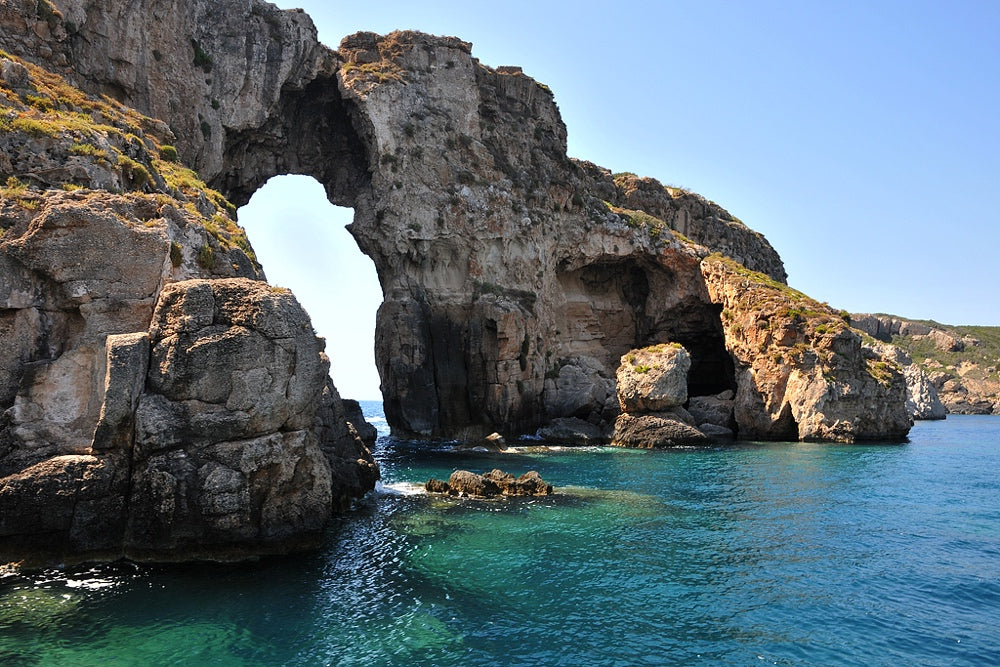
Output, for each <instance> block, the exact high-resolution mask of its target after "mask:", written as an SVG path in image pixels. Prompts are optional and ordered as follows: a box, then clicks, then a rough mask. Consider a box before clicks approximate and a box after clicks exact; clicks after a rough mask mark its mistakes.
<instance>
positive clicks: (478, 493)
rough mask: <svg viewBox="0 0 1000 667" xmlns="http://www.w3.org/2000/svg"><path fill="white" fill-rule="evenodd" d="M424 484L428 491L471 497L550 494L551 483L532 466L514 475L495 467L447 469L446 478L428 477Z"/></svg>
mask: <svg viewBox="0 0 1000 667" xmlns="http://www.w3.org/2000/svg"><path fill="white" fill-rule="evenodd" d="M424 488H425V489H426V490H427V491H428V492H430V493H447V494H448V495H451V496H464V497H472V498H491V497H494V496H501V495H502V496H548V495H552V485H551V484H549V483H547V482H545V481H544V480H543V479H542V478H541V476H540V475H539V474H538V472H536V471H534V470H531V471H529V472H526V473H524V474H523V475H521V476H520V477H517V478H515V477H514V475H512V474H510V473H506V472H503V471H502V470H496V469H494V470H491V471H490V472H488V473H486V474H483V475H478V474H476V473H474V472H469V471H468V470H456V471H455V472H453V473H451V476H450V477H449V478H448V481H447V482H442V481H441V480H437V479H430V480H428V481H427V483H426V484H425V485H424Z"/></svg>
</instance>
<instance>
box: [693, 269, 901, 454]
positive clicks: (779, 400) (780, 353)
mask: <svg viewBox="0 0 1000 667" xmlns="http://www.w3.org/2000/svg"><path fill="white" fill-rule="evenodd" d="M701 266H702V271H703V272H704V275H705V280H706V283H707V284H708V288H709V291H710V293H711V298H712V300H713V301H714V302H716V303H718V304H719V305H721V306H722V308H723V310H722V313H721V320H722V323H723V327H724V328H725V330H726V345H727V348H728V349H729V351H730V352H731V354H732V355H733V358H734V360H735V362H736V374H735V376H736V396H735V405H734V417H735V420H736V425H737V428H738V430H739V435H740V437H741V438H764V439H775V438H777V439H785V440H834V441H836V440H840V441H846V442H853V441H858V440H870V439H878V440H892V439H901V438H903V437H904V436H905V435H906V433H907V432H908V431H909V429H910V425H911V423H912V422H911V420H910V417H909V415H908V414H907V412H906V408H905V401H906V381H905V379H904V377H903V374H902V371H901V369H900V367H899V365H898V364H897V363H895V362H894V361H893V360H891V359H885V358H883V357H881V356H879V354H878V352H877V351H876V350H874V349H872V348H867V347H865V346H864V345H863V341H862V338H861V335H860V334H859V333H858V332H856V331H854V330H853V329H851V328H850V327H849V326H848V323H847V320H849V319H850V317H849V315H848V314H847V313H842V312H837V311H834V310H833V309H831V308H830V307H829V306H827V305H825V304H821V303H817V302H816V301H814V300H812V299H809V298H808V297H806V296H805V295H804V294H802V293H801V292H797V291H795V290H793V289H791V288H789V287H787V286H786V285H783V284H781V283H778V282H775V281H773V280H771V279H769V278H767V277H766V276H764V275H763V274H759V273H755V272H752V271H749V270H747V269H746V268H745V267H743V266H742V265H740V264H737V263H736V262H734V261H732V260H730V259H727V258H724V257H721V256H713V257H710V258H708V259H707V260H706V261H704V262H703V263H702V265H701Z"/></svg>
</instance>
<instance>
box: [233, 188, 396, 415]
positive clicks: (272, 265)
mask: <svg viewBox="0 0 1000 667" xmlns="http://www.w3.org/2000/svg"><path fill="white" fill-rule="evenodd" d="M237 215H238V218H239V222H240V224H241V225H242V226H243V227H244V228H245V229H246V230H247V235H248V236H249V238H250V242H251V244H252V246H253V248H254V251H255V252H256V254H257V259H258V261H259V262H260V263H261V264H262V265H263V267H264V272H265V274H266V275H267V278H268V281H269V282H270V283H271V284H273V285H277V286H280V287H287V288H289V289H291V290H292V292H293V293H294V294H295V296H296V297H297V298H298V300H299V302H300V303H301V304H302V306H303V307H304V308H305V309H306V312H308V313H309V316H310V318H311V319H312V323H313V328H315V330H316V333H317V334H318V335H320V336H322V337H324V338H326V342H327V346H326V352H327V355H328V356H329V357H330V361H331V368H330V374H331V376H332V378H333V381H334V384H335V385H336V386H337V389H338V390H339V391H340V393H341V395H342V396H344V397H345V398H355V399H360V400H376V399H381V393H380V390H379V377H378V372H377V369H376V365H375V357H374V341H375V313H376V311H377V309H378V307H379V305H380V304H381V303H382V289H381V287H380V285H379V281H378V276H377V275H376V272H375V266H374V264H373V263H372V260H371V259H370V258H369V257H368V256H366V255H365V254H364V253H362V252H361V251H360V250H358V247H357V244H356V243H355V241H354V239H353V238H351V236H350V233H349V232H348V231H347V230H346V229H345V225H347V224H349V223H350V222H351V221H352V220H353V218H354V211H353V209H350V208H344V207H340V206H334V205H333V204H331V203H330V202H329V201H328V200H327V196H326V193H325V192H324V187H323V186H322V185H321V184H320V183H319V182H318V181H316V180H315V179H314V178H312V177H309V176H295V175H284V176H275V177H273V178H271V179H269V180H268V181H267V182H266V183H265V184H264V185H263V186H261V187H260V188H259V189H258V190H257V191H256V192H255V193H253V196H252V197H250V199H249V202H248V203H247V204H246V205H245V206H243V207H241V208H240V209H239V211H238V213H237Z"/></svg>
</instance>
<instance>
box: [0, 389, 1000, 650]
mask: <svg viewBox="0 0 1000 667" xmlns="http://www.w3.org/2000/svg"><path fill="white" fill-rule="evenodd" d="M365 409H366V411H367V412H368V414H369V415H372V416H373V419H375V420H376V422H378V423H379V424H380V426H382V427H383V429H384V419H381V412H380V409H381V406H380V404H378V403H368V404H365ZM527 444H529V445H530V443H527ZM377 455H378V458H379V459H380V461H381V463H382V470H383V477H384V480H383V482H384V484H383V486H382V487H381V488H380V489H379V491H378V492H377V493H375V494H372V495H371V496H370V497H369V498H367V499H365V500H364V501H362V502H360V503H359V505H358V507H357V509H356V510H355V511H353V512H351V513H350V514H349V515H347V516H345V517H343V518H342V519H340V520H338V522H337V524H336V525H335V526H334V527H333V528H332V529H331V530H330V531H329V535H328V539H327V541H326V545H325V547H324V548H323V549H322V550H321V551H320V552H318V553H313V554H307V555H302V556H295V557H290V558H276V559H270V560H264V561H261V562H259V563H254V564H249V565H240V566H208V565H202V566H187V567H144V566H135V565H131V564H118V565H114V566H107V567H99V568H92V569H87V570H83V571H51V572H46V573H43V574H38V575H30V576H28V575H6V576H3V577H0V665H60V666H62V665H70V666H76V665H80V666H83V665H101V666H109V665H199V666H201V665H366V666H367V665H462V666H473V665H572V666H579V665H673V664H677V665H688V664H694V665H823V666H827V665H867V666H870V665H893V666H896V665H1000V418H997V417H950V418H949V419H948V420H947V421H945V422H922V423H918V424H917V425H916V426H915V427H914V429H913V431H912V433H911V436H910V442H909V444H905V445H864V446H836V445H818V444H816V445H814V444H801V443H767V444H762V443H742V444H737V445H731V446H726V447H717V448H689V449H673V450H666V451H635V450H619V449H611V448H587V449H573V448H555V449H543V448H532V447H530V446H528V447H525V448H523V449H520V450H518V451H516V452H513V453H504V454H490V453H485V452H459V451H454V450H452V448H451V447H449V446H448V445H447V444H442V445H436V446H429V445H426V444H419V443H409V442H402V441H396V440H393V439H391V438H389V437H382V438H380V441H379V445H378V451H377ZM494 467H501V468H503V469H505V470H508V471H510V472H514V473H516V474H519V473H522V472H525V471H527V470H538V471H539V472H540V473H541V474H542V476H543V477H544V478H545V479H546V480H548V481H550V482H551V483H553V484H555V485H556V487H557V489H556V490H557V492H558V495H556V496H553V497H551V498H546V499H531V500H528V499H506V500H497V501H488V502H482V501H480V502H476V501H469V500H465V501H460V500H453V499H446V498H439V497H430V496H427V495H424V494H422V493H420V492H419V491H418V489H419V485H420V484H422V483H423V482H424V481H426V479H427V478H428V477H432V476H433V477H439V478H447V476H448V475H449V474H450V472H451V471H452V470H453V469H455V468H466V469H470V470H475V471H479V472H484V471H486V470H489V469H491V468H494Z"/></svg>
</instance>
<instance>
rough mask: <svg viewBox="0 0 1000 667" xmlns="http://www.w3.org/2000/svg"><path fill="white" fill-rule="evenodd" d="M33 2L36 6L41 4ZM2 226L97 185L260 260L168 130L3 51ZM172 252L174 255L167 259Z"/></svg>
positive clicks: (0, 107) (0, 113)
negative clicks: (55, 195)
mask: <svg viewBox="0 0 1000 667" xmlns="http://www.w3.org/2000/svg"><path fill="white" fill-rule="evenodd" d="M39 4H40V5H41V4H42V3H39ZM0 62H6V63H7V65H6V67H5V71H11V72H15V71H16V72H18V73H19V75H17V76H14V75H12V76H8V77H6V78H0V149H2V150H3V152H4V153H5V154H6V155H8V156H9V158H8V159H7V160H6V161H4V162H2V163H0V182H4V183H6V187H4V188H2V189H0V228H4V229H7V228H10V227H13V226H14V225H15V224H16V222H17V220H18V219H20V218H21V217H23V216H19V215H18V214H17V211H16V209H14V208H11V206H10V204H11V203H13V204H15V205H16V206H17V208H19V209H21V210H22V211H28V212H31V211H35V210H38V209H39V207H41V206H42V205H43V204H44V197H45V194H46V193H48V192H52V191H60V192H79V193H80V194H81V195H82V196H87V195H88V193H90V194H93V196H94V197H98V198H101V197H103V196H104V195H101V194H100V193H101V192H102V191H110V192H112V193H116V194H123V195H127V198H129V199H131V200H133V201H134V200H136V199H146V200H148V201H149V203H150V205H152V206H155V207H156V211H157V214H158V215H162V214H163V207H164V206H173V207H176V208H180V209H183V211H184V214H185V215H186V216H188V217H189V219H190V221H192V222H194V223H195V224H199V225H200V226H202V227H203V228H204V229H205V231H206V233H207V234H208V235H209V236H211V237H212V239H213V240H214V242H215V243H217V244H218V245H219V247H220V249H221V250H223V251H226V252H229V251H232V250H234V249H238V250H239V251H241V252H243V253H244V254H246V255H247V257H248V258H249V259H250V261H251V262H252V263H253V264H254V265H255V266H257V260H256V256H255V255H254V253H253V249H252V247H251V245H250V242H249V240H248V239H247V236H246V232H245V231H244V230H243V229H242V228H241V227H240V226H239V225H237V224H236V222H235V220H234V219H233V214H234V213H235V207H234V206H233V205H232V204H231V203H229V202H228V201H227V200H226V198H225V197H223V195H222V194H221V193H219V192H217V191H216V190H213V189H212V188H209V187H208V186H207V185H206V184H205V183H204V181H202V180H201V179H200V178H199V177H198V176H197V174H195V172H194V171H193V170H191V169H189V168H187V167H185V166H184V165H183V164H181V162H180V161H179V156H178V154H177V149H176V148H174V146H173V145H172V143H171V142H172V141H173V136H172V133H171V132H170V130H169V128H168V127H167V126H166V125H165V124H164V123H162V122H161V121H158V120H154V119H152V118H149V117H146V116H143V115H142V114H140V113H138V112H136V111H135V110H133V109H129V108H127V107H125V106H123V105H121V104H120V103H118V102H116V101H115V100H113V99H111V98H109V97H107V96H102V97H97V96H93V95H87V94H85V93H83V92H82V91H80V90H78V89H77V88H74V87H73V86H71V85H70V84H68V83H67V82H66V81H65V80H64V79H63V78H62V77H60V76H58V75H56V74H53V73H52V72H49V71H47V70H45V69H43V68H41V67H38V66H37V65H34V64H32V63H30V62H28V61H26V60H23V59H21V58H17V57H15V56H11V55H8V54H3V53H0ZM175 257H176V255H172V257H171V259H172V260H173V259H174V258H175Z"/></svg>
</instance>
